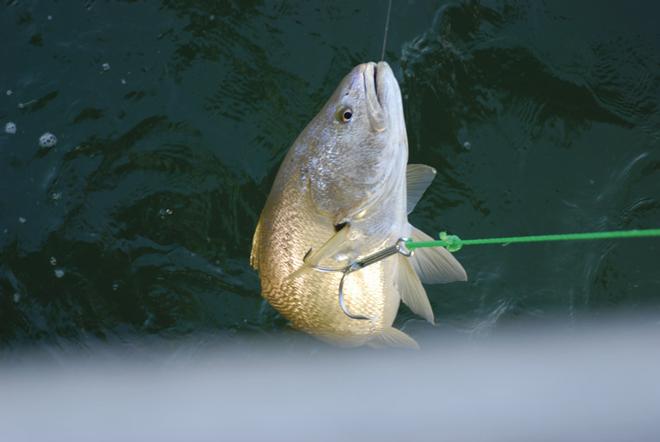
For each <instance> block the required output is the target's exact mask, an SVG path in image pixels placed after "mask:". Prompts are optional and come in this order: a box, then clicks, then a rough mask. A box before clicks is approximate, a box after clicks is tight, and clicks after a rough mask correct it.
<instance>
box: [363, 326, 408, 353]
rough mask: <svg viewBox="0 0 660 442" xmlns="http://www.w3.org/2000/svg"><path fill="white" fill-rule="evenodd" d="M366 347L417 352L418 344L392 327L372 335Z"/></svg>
mask: <svg viewBox="0 0 660 442" xmlns="http://www.w3.org/2000/svg"><path fill="white" fill-rule="evenodd" d="M367 345H369V346H371V347H376V348H380V347H398V348H412V349H415V350H419V344H418V343H417V341H415V340H414V339H413V338H411V337H410V336H408V335H407V334H405V333H404V332H402V331H401V330H397V329H396V328H394V327H388V328H386V329H384V330H383V331H382V332H380V333H378V334H376V335H374V336H373V337H372V338H370V339H369V341H367Z"/></svg>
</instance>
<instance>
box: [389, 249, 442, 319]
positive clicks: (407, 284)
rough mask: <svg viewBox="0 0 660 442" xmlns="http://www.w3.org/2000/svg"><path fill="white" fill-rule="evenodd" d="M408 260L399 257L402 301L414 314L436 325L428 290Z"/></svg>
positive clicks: (398, 280)
mask: <svg viewBox="0 0 660 442" xmlns="http://www.w3.org/2000/svg"><path fill="white" fill-rule="evenodd" d="M408 259H409V258H406V257H404V256H399V257H398V260H399V262H398V275H397V288H398V289H399V295H400V296H401V300H402V301H403V302H404V303H405V304H406V305H407V306H408V307H409V308H410V310H412V311H413V313H415V314H418V315H419V316H421V317H422V318H424V319H426V320H427V321H429V322H430V323H431V324H435V319H434V316H433V309H432V308H431V303H430V302H429V298H428V296H427V295H426V290H424V286H422V283H421V281H420V280H419V277H418V276H417V274H416V273H415V270H414V269H413V267H412V265H411V264H410V262H409V261H408Z"/></svg>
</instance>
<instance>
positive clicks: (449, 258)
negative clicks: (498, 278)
mask: <svg viewBox="0 0 660 442" xmlns="http://www.w3.org/2000/svg"><path fill="white" fill-rule="evenodd" d="M410 228H411V229H412V234H411V236H412V239H413V241H432V240H433V238H431V237H430V236H428V235H427V234H426V233H424V232H422V231H421V230H419V229H417V228H416V227H413V226H410ZM410 261H411V264H412V267H413V268H414V269H415V272H416V273H417V275H419V279H421V280H422V282H424V283H426V284H437V283H446V282H454V281H467V273H465V269H463V266H462V265H461V263H459V262H458V261H457V260H456V258H454V256H453V255H452V254H451V253H450V252H448V251H447V250H445V249H444V248H443V247H432V248H431V247H430V248H425V249H416V250H415V254H414V255H413V256H412V257H410Z"/></svg>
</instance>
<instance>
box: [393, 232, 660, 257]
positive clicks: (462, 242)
mask: <svg viewBox="0 0 660 442" xmlns="http://www.w3.org/2000/svg"><path fill="white" fill-rule="evenodd" d="M649 236H660V229H647V230H619V231H612V232H591V233H564V234H558V235H531V236H508V237H502V238H483V239H461V238H459V237H458V236H456V235H447V232H440V235H439V237H440V239H439V240H435V241H412V240H409V241H406V247H407V248H408V249H410V250H415V249H421V248H425V247H444V248H446V249H447V250H449V251H450V252H457V251H459V250H461V248H462V247H463V246H476V245H484V244H504V245H508V244H513V243H527V242H547V241H584V240H593V239H617V238H643V237H649Z"/></svg>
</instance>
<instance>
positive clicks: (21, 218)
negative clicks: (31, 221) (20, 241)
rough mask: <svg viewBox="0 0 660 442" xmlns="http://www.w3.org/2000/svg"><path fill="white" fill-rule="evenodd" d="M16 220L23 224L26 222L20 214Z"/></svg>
mask: <svg viewBox="0 0 660 442" xmlns="http://www.w3.org/2000/svg"><path fill="white" fill-rule="evenodd" d="M18 222H19V223H21V224H25V223H26V222H27V218H23V217H22V216H19V217H18Z"/></svg>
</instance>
